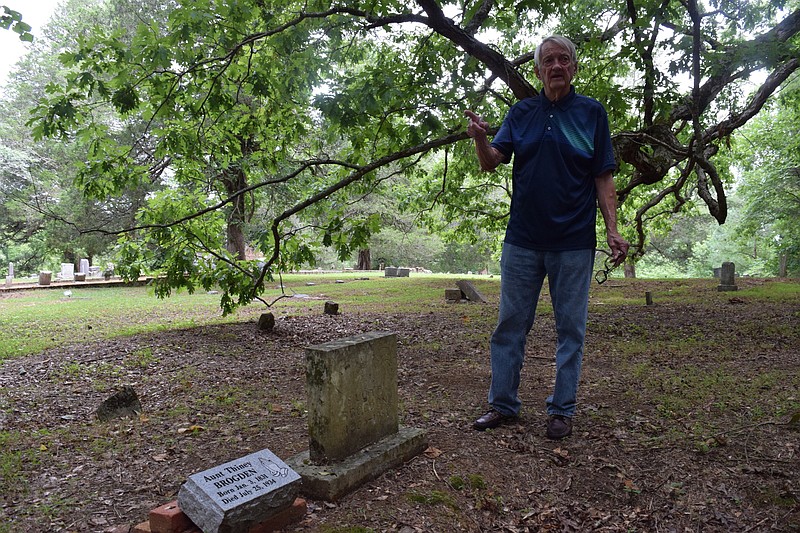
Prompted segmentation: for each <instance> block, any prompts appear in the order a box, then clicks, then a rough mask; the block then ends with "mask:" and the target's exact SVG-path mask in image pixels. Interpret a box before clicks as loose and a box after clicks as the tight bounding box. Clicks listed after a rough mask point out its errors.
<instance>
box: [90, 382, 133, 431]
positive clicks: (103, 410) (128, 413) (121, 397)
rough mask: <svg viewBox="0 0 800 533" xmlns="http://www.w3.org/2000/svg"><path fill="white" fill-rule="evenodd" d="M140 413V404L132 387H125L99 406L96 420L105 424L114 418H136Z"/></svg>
mask: <svg viewBox="0 0 800 533" xmlns="http://www.w3.org/2000/svg"><path fill="white" fill-rule="evenodd" d="M141 412H142V403H141V402H140V401H139V396H138V395H137V394H136V391H135V390H134V388H133V387H131V386H130V385H125V386H124V387H122V389H121V390H120V391H118V392H116V393H114V394H112V395H111V396H110V397H109V398H107V399H106V400H105V401H104V402H103V403H101V404H100V407H98V408H97V412H96V415H97V419H98V420H101V421H103V422H107V421H109V420H113V419H115V418H125V417H136V416H139V413H141Z"/></svg>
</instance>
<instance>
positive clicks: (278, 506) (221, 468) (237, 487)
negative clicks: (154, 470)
mask: <svg viewBox="0 0 800 533" xmlns="http://www.w3.org/2000/svg"><path fill="white" fill-rule="evenodd" d="M299 490H300V475H299V474H298V473H297V472H295V471H294V470H293V469H292V468H290V467H289V466H288V465H287V464H286V463H284V462H283V461H282V460H281V459H279V458H278V457H277V456H276V455H275V454H274V453H272V452H271V451H270V450H267V449H264V450H261V451H258V452H255V453H252V454H250V455H246V456H244V457H242V458H239V459H235V460H233V461H229V462H227V463H224V464H221V465H218V466H215V467H213V468H209V469H208V470H205V471H203V472H199V473H197V474H193V475H191V476H189V479H188V480H187V481H186V483H184V484H183V485H182V486H181V488H180V490H179V491H178V505H179V506H180V508H181V510H182V511H183V512H184V513H185V514H186V516H188V517H189V518H190V519H191V520H192V522H193V523H194V524H195V525H196V526H197V527H199V528H200V529H201V530H202V531H203V533H238V532H243V531H248V530H249V529H250V528H251V527H253V526H255V525H257V524H258V523H260V522H263V521H265V520H267V519H269V518H270V517H272V516H275V515H277V514H278V513H280V512H281V511H284V510H285V509H288V508H289V507H291V505H292V503H294V501H295V498H296V497H297V494H298V492H299Z"/></svg>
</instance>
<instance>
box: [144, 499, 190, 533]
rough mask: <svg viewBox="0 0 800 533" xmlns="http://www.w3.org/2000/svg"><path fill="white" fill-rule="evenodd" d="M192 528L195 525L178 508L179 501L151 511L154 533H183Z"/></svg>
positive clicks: (151, 526)
mask: <svg viewBox="0 0 800 533" xmlns="http://www.w3.org/2000/svg"><path fill="white" fill-rule="evenodd" d="M192 527H195V526H194V524H193V523H192V521H191V520H190V519H189V517H188V516H186V515H185V514H184V512H183V511H181V508H180V507H178V502H177V500H175V501H171V502H169V503H165V504H164V505H162V506H161V507H156V508H155V509H153V510H152V511H150V530H151V531H152V533H183V532H184V531H186V530H187V529H190V528H192Z"/></svg>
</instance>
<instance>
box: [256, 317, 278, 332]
mask: <svg viewBox="0 0 800 533" xmlns="http://www.w3.org/2000/svg"><path fill="white" fill-rule="evenodd" d="M274 327H275V315H273V314H272V313H261V316H260V317H258V329H259V330H260V331H270V330H271V329H272V328H274Z"/></svg>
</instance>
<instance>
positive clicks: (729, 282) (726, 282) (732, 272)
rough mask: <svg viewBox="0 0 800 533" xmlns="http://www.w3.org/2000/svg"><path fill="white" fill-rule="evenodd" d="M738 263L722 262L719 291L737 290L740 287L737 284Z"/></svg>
mask: <svg viewBox="0 0 800 533" xmlns="http://www.w3.org/2000/svg"><path fill="white" fill-rule="evenodd" d="M735 276H736V265H734V264H733V263H731V262H730V261H726V262H725V263H722V270H721V272H720V279H719V285H718V286H717V290H718V291H736V290H739V287H737V286H736V281H735Z"/></svg>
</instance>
